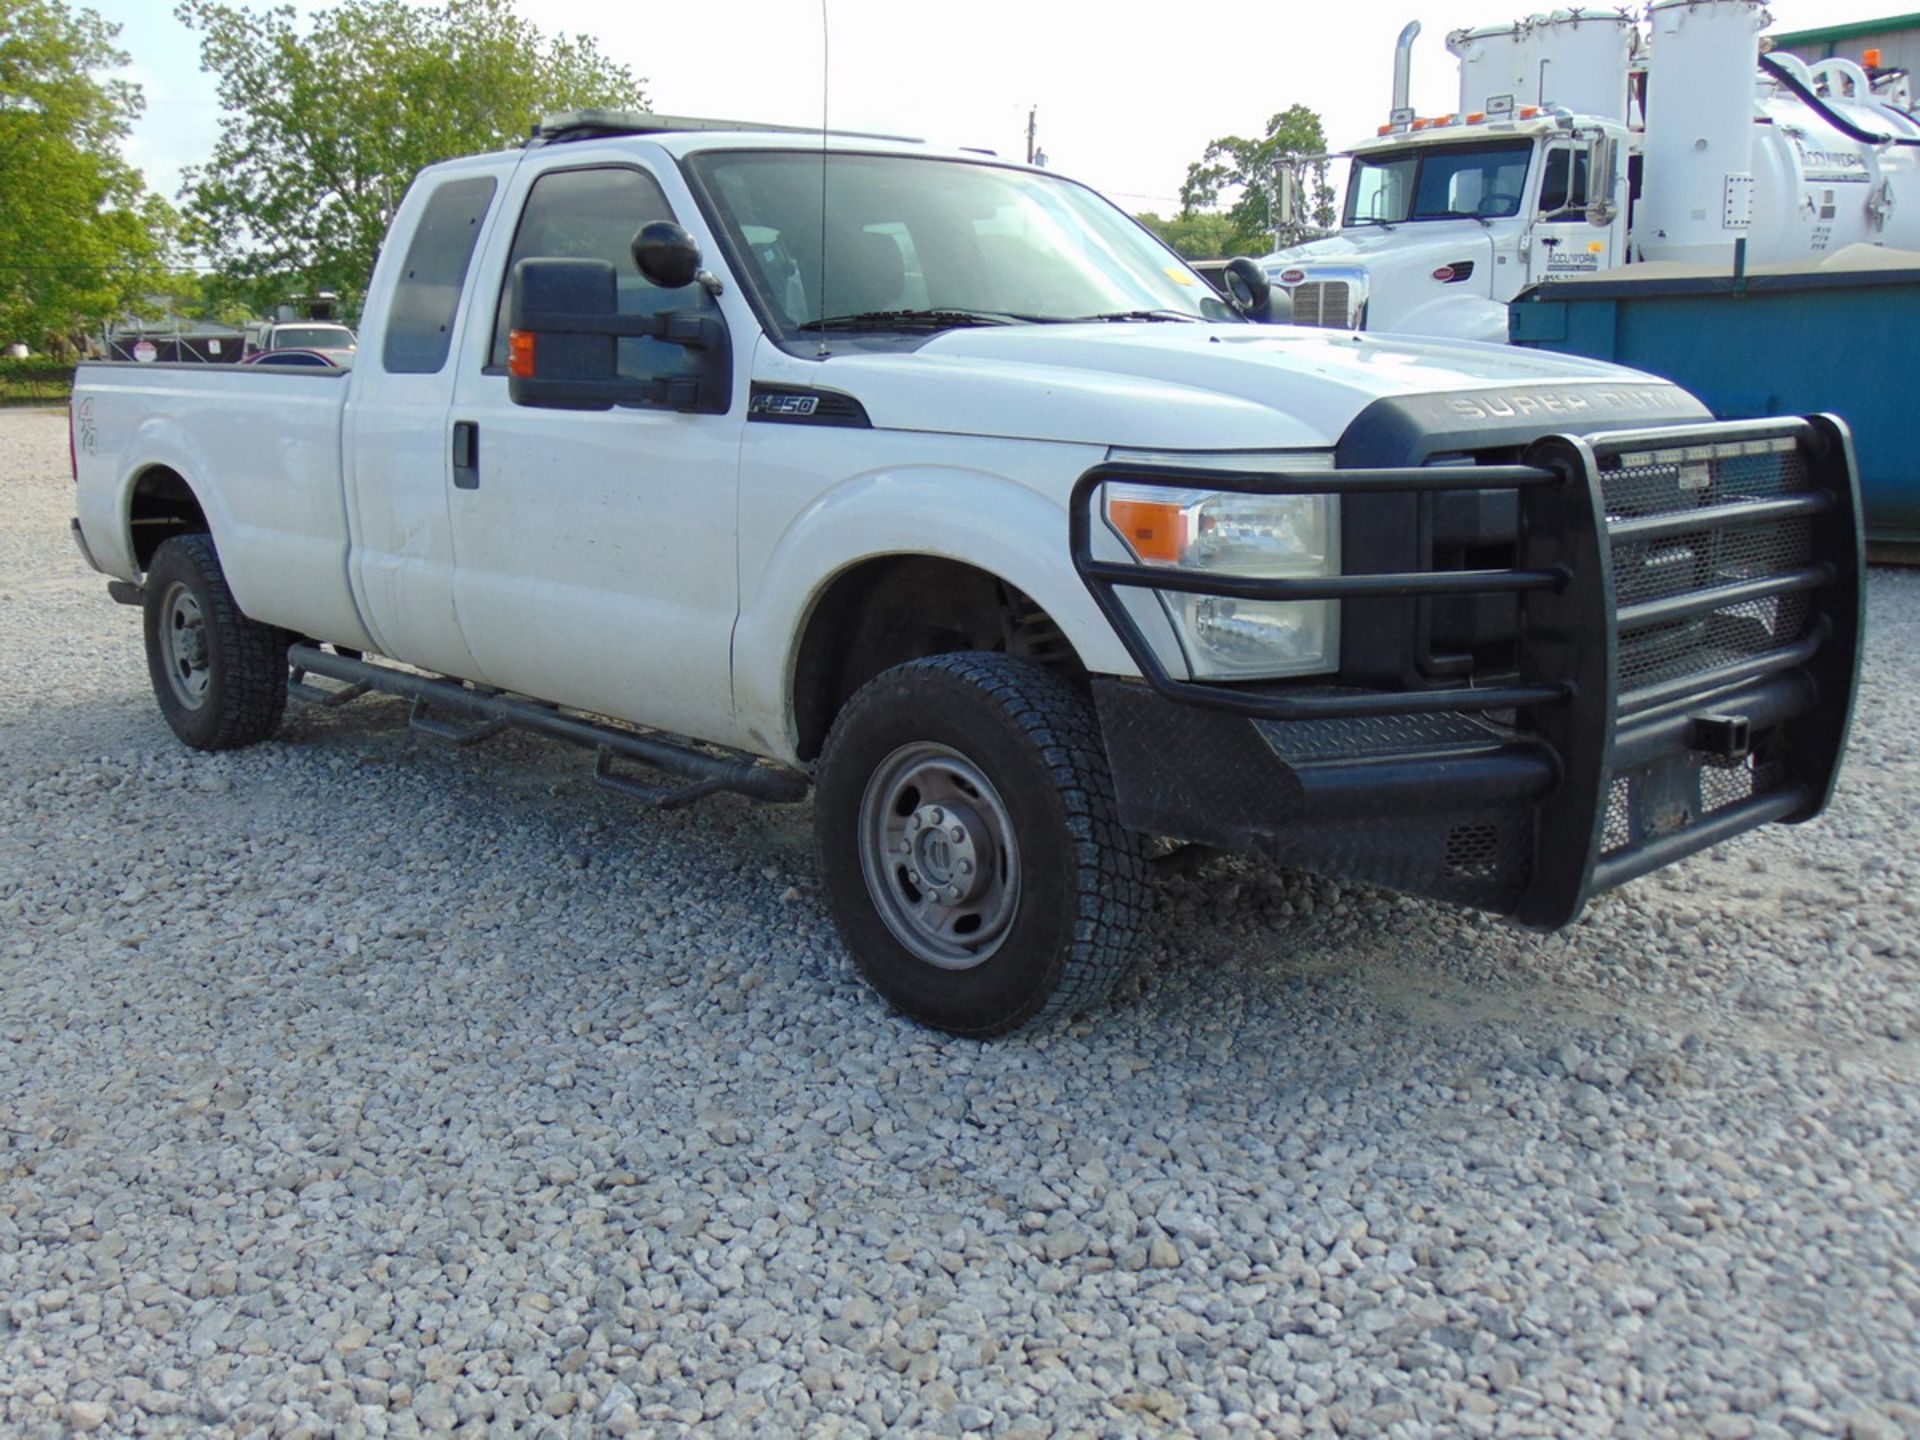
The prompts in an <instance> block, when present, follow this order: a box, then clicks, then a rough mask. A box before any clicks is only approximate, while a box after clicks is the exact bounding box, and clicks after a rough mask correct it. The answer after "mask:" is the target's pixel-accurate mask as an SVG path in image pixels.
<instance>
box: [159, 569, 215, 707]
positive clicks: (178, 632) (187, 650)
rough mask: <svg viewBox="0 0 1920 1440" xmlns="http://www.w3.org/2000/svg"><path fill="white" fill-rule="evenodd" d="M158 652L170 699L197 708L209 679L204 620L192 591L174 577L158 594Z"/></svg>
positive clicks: (205, 695)
mask: <svg viewBox="0 0 1920 1440" xmlns="http://www.w3.org/2000/svg"><path fill="white" fill-rule="evenodd" d="M160 652H161V656H162V658H163V659H165V661H166V667H167V683H168V684H169V685H171V686H172V687H173V698H174V699H176V700H178V701H179V702H180V703H181V704H182V705H183V706H185V707H186V708H187V709H189V710H198V709H199V708H200V706H201V705H202V703H204V702H205V700H206V698H207V686H208V684H209V683H211V681H212V678H213V669H212V666H211V665H210V664H209V663H208V658H207V622H206V616H205V615H203V614H202V613H201V610H200V602H199V601H198V600H197V599H195V598H194V594H193V591H191V590H189V589H188V588H187V587H186V586H185V585H184V584H182V583H181V582H179V581H178V580H176V581H174V583H173V584H171V585H169V586H168V587H167V593H166V594H165V595H163V596H161V597H160Z"/></svg>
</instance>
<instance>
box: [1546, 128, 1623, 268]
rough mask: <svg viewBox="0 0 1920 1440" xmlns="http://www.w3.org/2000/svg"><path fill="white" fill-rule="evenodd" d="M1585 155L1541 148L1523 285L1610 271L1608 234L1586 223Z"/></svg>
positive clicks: (1556, 146) (1574, 147) (1562, 145)
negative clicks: (1534, 217)
mask: <svg viewBox="0 0 1920 1440" xmlns="http://www.w3.org/2000/svg"><path fill="white" fill-rule="evenodd" d="M1589 159H1590V157H1589V154H1588V150H1587V146H1586V145H1585V144H1582V143H1579V142H1576V141H1572V140H1559V141H1555V142H1554V143H1553V144H1551V145H1549V146H1547V148H1546V151H1545V154H1544V155H1543V157H1542V159H1541V163H1540V183H1539V187H1538V189H1537V191H1536V192H1535V197H1534V198H1535V200H1536V202H1537V203H1538V206H1539V208H1538V210H1537V212H1536V213H1537V215H1538V217H1539V218H1538V219H1537V220H1536V221H1535V222H1534V225H1533V228H1532V230H1531V231H1530V232H1529V234H1528V237H1527V279H1528V280H1529V282H1532V283H1536V284H1537V283H1538V282H1540V281H1543V280H1546V281H1552V280H1566V279H1570V278H1572V277H1573V276H1576V275H1592V274H1595V273H1597V272H1598V271H1601V270H1607V269H1611V268H1612V266H1613V263H1614V260H1613V253H1612V252H1613V240H1614V236H1613V231H1612V228H1611V227H1609V226H1605V225H1595V224H1593V223H1592V222H1590V221H1589V220H1588V219H1587V176H1588V170H1589Z"/></svg>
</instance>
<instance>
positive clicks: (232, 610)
mask: <svg viewBox="0 0 1920 1440" xmlns="http://www.w3.org/2000/svg"><path fill="white" fill-rule="evenodd" d="M145 590H146V606H145V612H146V640H147V671H148V674H149V676H150V677H151V678H152V681H153V694H154V698H155V699H156V700H158V701H159V702H160V713H161V714H162V715H164V716H165V717H166V721H167V724H168V725H169V726H170V727H171V728H172V730H173V733H174V734H175V735H177V736H179V737H180V739H181V740H182V741H183V742H184V743H186V744H188V745H190V746H192V747H193V748H194V749H195V750H232V749H236V748H238V747H239V746H242V745H252V744H255V743H257V742H258V741H261V740H265V739H268V738H270V737H271V736H272V735H273V733H274V731H276V730H278V729H279V728H280V717H281V716H282V715H283V714H284V713H285V712H286V708H287V632H286V631H284V630H281V629H278V628H277V627H275V626H272V625H262V624H261V623H260V622H259V621H257V620H249V619H248V618H247V617H246V616H245V615H243V614H241V613H240V607H239V605H238V604H236V603H235V602H234V598H233V591H231V590H230V589H228V588H227V577H226V576H225V574H224V573H222V571H221V569H220V556H219V554H218V552H217V551H215V549H214V547H213V537H212V536H211V535H176V536H174V537H173V538H172V539H170V540H168V541H166V542H165V543H163V544H162V545H161V546H160V548H159V550H158V551H156V552H155V554H154V557H153V564H152V566H151V567H149V569H148V570H147V577H146V586H145Z"/></svg>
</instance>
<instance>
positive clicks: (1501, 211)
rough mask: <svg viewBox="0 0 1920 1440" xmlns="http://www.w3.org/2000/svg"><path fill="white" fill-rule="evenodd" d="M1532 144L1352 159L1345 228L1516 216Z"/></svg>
mask: <svg viewBox="0 0 1920 1440" xmlns="http://www.w3.org/2000/svg"><path fill="white" fill-rule="evenodd" d="M1532 155H1533V145H1532V142H1530V141H1527V140H1514V141H1505V142H1501V143H1498V144H1492V145H1469V146H1461V145H1445V146H1429V147H1427V148H1425V149H1420V150H1400V151H1396V152H1391V153H1381V154H1378V155H1356V156H1355V157H1354V160H1353V174H1352V177H1351V178H1350V179H1349V180H1348V182H1347V208H1346V214H1345V216H1344V217H1343V218H1342V221H1341V223H1342V224H1345V225H1382V224H1385V225H1398V224H1400V223H1402V222H1403V221H1407V220H1454V219H1460V218H1463V217H1465V218H1479V219H1483V220H1487V219H1497V218H1499V217H1501V216H1506V215H1517V214H1518V213H1519V212H1520V200H1521V196H1522V194H1523V192H1524V191H1525V189H1526V183H1527V162H1528V160H1529V159H1530V158H1531V157H1532Z"/></svg>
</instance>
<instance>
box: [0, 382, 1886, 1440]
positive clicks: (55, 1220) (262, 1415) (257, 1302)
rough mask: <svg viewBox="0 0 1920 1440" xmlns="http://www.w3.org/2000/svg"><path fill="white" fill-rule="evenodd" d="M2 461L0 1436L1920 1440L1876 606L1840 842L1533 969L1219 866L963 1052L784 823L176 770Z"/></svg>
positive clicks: (354, 769) (1770, 850)
mask: <svg viewBox="0 0 1920 1440" xmlns="http://www.w3.org/2000/svg"><path fill="white" fill-rule="evenodd" d="M65 444H66V436H65V427H64V420H63V419H62V417H60V416H57V415H51V414H44V413H18V412H16V413H6V414H0V487H3V488H0V494H3V495H4V500H5V505H4V511H3V512H0V735H3V736H4V743H3V744H0V1306H4V1308H3V1309H0V1431H4V1432H5V1433H7V1434H19V1435H42V1434H45V1435H63V1434H68V1433H72V1432H85V1431H93V1432H96V1433H100V1434H115V1435H119V1434H129V1435H133V1434H138V1435H180V1434H211V1435H221V1436H226V1435H280V1436H308V1435H328V1434H335V1435H342V1436H353V1435H367V1436H380V1435H414V1434H420V1433H444V1432H449V1431H452V1432H457V1433H460V1434H469V1435H481V1434H518V1433H533V1432H546V1433H551V1434H556V1435H569V1436H572V1435H579V1436H585V1435H599V1434H613V1435H627V1434H641V1433H645V1434H678V1433H687V1432H691V1431H700V1432H702V1433H712V1434H730V1433H746V1432H762V1433H771V1434H788V1433H799V1432H803V1431H804V1432H808V1433H814V1434H820V1435H839V1434H845V1435H874V1434H883V1433H885V1434H923V1433H924V1434H933V1435H958V1434H976V1433H977V1434H991V1435H995V1436H1043V1435H1049V1434H1053V1435H1061V1436H1066V1435H1116V1436H1131V1435H1140V1436H1158V1435H1179V1434H1189V1433H1195V1434H1202V1435H1221V1434H1278V1435H1292V1434H1300V1433H1303V1432H1307V1433H1320V1432H1340V1433H1345V1434H1349V1435H1394V1436H1427V1435H1434V1436H1439V1435H1454V1434H1462V1433H1465V1434H1489V1433H1498V1434H1524V1435H1544V1434H1595V1433H1607V1432H1612V1433H1623V1434H1649V1435H1685V1436H1696V1435H1700V1434H1702V1433H1705V1434H1708V1435H1711V1436H1716V1437H1736V1436H1745V1435H1760V1436H1780V1435H1802V1434H1805V1435H1841V1434H1851V1435H1854V1436H1861V1437H1882V1436H1895V1435H1901V1434H1920V1347H1917V1346H1916V1339H1915V1329H1916V1320H1915V1317H1916V1314H1920V1267H1917V1264H1916V1262H1917V1261H1920V1240H1917V1239H1916V1237H1917V1236H1920V1206H1917V1205H1916V1200H1915V1193H1916V1189H1920V1158H1917V1156H1916V1150H1917V1149H1920V1146H1917V1145H1916V1133H1917V1128H1916V1127H1917V1126H1920V1091H1917V1090H1916V1088H1915V1086H1914V1083H1913V1081H1914V1075H1915V1069H1916V1060H1920V1001H1916V991H1915V985H1914V981H1915V979H1916V974H1920V943H1917V941H1916V934H1917V933H1920V932H1917V931H1916V926H1915V917H1916V915H1920V888H1917V887H1916V884H1915V882H1916V878H1920V855H1917V854H1916V851H1917V850H1920V847H1917V846H1916V845H1915V843H1914V835H1913V828H1912V825H1911V821H1910V816H1911V814H1912V807H1913V805H1914V802H1915V799H1916V797H1920V761H1916V758H1915V755H1916V751H1920V728H1917V727H1916V724H1915V710H1914V699H1913V697H1914V695H1915V693H1916V691H1920V661H1916V656H1917V655H1920V574H1916V573H1900V572H1892V571H1878V572H1876V573H1875V574H1874V577H1873V581H1872V607H1873V632H1872V633H1873V649H1872V660H1871V664H1870V667H1869V672H1868V680H1867V684H1866V688H1865V691H1864V694H1863V696H1862V706H1861V711H1860V720H1859V726H1858V730H1857V739H1856V741H1855V746H1854V751H1853V758H1852V763H1851V768H1850V770H1849V774H1848V779H1847V782H1846V784H1845V786H1844V788H1843V791H1842V795H1841V797H1840V801H1839V803H1838V805H1837V807H1836V809H1835V810H1834V811H1833V812H1832V813H1830V814H1829V815H1828V816H1827V817H1825V818H1823V819H1822V820H1821V821H1820V822H1818V823H1816V824H1814V825H1812V826H1807V827H1803V828H1799V829H1792V830H1789V829H1784V828H1774V829H1771V830H1769V831H1767V832H1765V833H1763V834H1759V835H1754V836H1749V837H1747V838H1745V839H1743V840H1741V841H1739V842H1737V843H1735V844H1733V845H1731V846H1728V847H1725V848H1724V849H1722V850H1721V851H1719V852H1717V853H1714V854H1712V855H1709V856H1703V857H1700V858H1698V859H1696V860H1694V861H1692V862H1689V863H1688V864H1686V865H1683V866H1681V867H1679V868H1678V869H1677V870H1672V871H1668V872H1665V873H1664V874H1662V875H1659V876H1655V877H1652V878H1650V879H1648V880H1643V881H1641V882H1639V883H1637V884H1635V885H1633V886H1631V887H1629V888H1628V889H1627V890H1625V891H1624V892H1622V893H1619V894H1616V895H1613V896H1610V897H1608V898H1606V899H1604V900H1602V901H1601V902H1600V903H1599V904H1598V905H1596V906H1595V907H1594V909H1593V911H1592V913H1591V915H1590V916H1589V918H1588V919H1587V920H1586V921H1585V922H1584V923H1583V924H1581V925H1579V926H1578V927H1576V928H1574V929H1573V930H1571V931H1569V932H1567V933H1564V934H1560V935H1556V936H1550V937H1536V936H1528V935H1525V934H1521V933H1517V932H1514V931H1511V930H1508V929H1506V928H1504V927H1502V926H1500V925H1498V924H1496V923H1492V922H1489V921H1487V920H1484V919H1480V918H1476V917H1473V916H1470V915H1466V914H1464V913H1457V912H1454V911H1450V910H1447V909H1444V908H1441V907H1438V906H1434V905H1428V904H1424V903H1418V902H1412V901H1405V900H1400V899H1397V898H1394V897H1391V896H1388V895H1385V894H1382V893H1379V892H1375V891H1371V890H1365V889H1358V888H1342V887H1338V886H1335V885H1332V884H1329V883H1326V882H1323V881H1317V880H1310V879H1306V878H1304V877H1299V876H1293V875H1287V874H1277V873H1273V872H1269V871H1265V870H1262V869H1259V868H1257V867H1252V866H1247V865H1243V864H1241V863H1239V862H1232V861H1217V862H1213V863H1211V864H1209V865H1207V866H1205V867H1203V868H1202V869H1200V870H1199V871H1198V872H1197V873H1195V874H1192V875H1189V876H1186V877H1181V878H1174V879H1169V880H1167V881H1165V882H1164V883H1163V885H1162V887H1161V896H1160V899H1161V904H1160V909H1159V913H1158V915H1157V917H1156V919H1155V921H1154V923H1153V926H1152V929H1151V931H1150V933H1149V935H1148V936H1147V939H1146V943H1145V946H1144V947H1143V950H1144V958H1143V963H1142V966H1141V969H1140V972H1139V974H1138V976H1137V977H1136V978H1135V979H1134V980H1133V981H1131V982H1129V984H1128V986H1127V987H1125V993H1124V994H1123V995H1122V996H1121V997H1120V998H1119V999H1117V1000H1116V1001H1115V1002H1114V1003H1112V1004H1111V1005H1109V1006H1107V1007H1104V1008H1103V1009H1102V1010H1101V1011H1100V1012H1099V1013H1097V1014H1094V1015H1091V1016H1089V1017H1086V1018H1085V1019H1084V1020H1083V1021H1081V1022H1079V1023H1076V1024H1074V1025H1072V1026H1070V1027H1068V1028H1065V1029H1059V1030H1054V1031H1052V1032H1046V1033H1040V1034H1036V1035H1026V1036H1018V1037H1015V1038H1013V1039H1011V1040H1007V1041H1002V1042H998V1043H994V1044H990V1045H980V1044H974V1043H967V1042H960V1041H954V1040H949V1039H945V1038H943V1037H940V1036H936V1035H933V1034H929V1033H927V1032H924V1031H921V1030H918V1029H916V1028H914V1027H913V1026H911V1025H909V1024H907V1023H905V1022H903V1021H900V1020H897V1019H894V1018H891V1017H889V1016H888V1015H887V1014H886V1013H884V1011H883V1009H882V1007H881V1006H880V1005H879V1004H878V1003H877V1002H876V1001H875V1000H874V999H873V998H872V997H871V996H870V995H869V994H868V993H867V992H866V991H865V990H864V989H863V988H861V987H860V985H859V984H858V983H857V981H856V980H855V979H854V978H853V977H852V976H851V974H850V972H849V970H848V968H847V967H846V966H845V963H844V961H843V959H842V957H841V955H840V952H839V948H838V945H837V943H836V942H835V940H834V938H833V935H832V932H831V929H830V927H829V925H828V922H827V919H826V915H825V913H824V910H823V907H822V904H821V899H820V894H819V891H818V889H817V887H816V884H815V881H814V879H813V877H812V874H811V871H810V862H809V856H808V845H807V840H806V833H807V828H806V822H807V816H806V813H805V811H804V809H799V808H796V809H787V810H777V809H756V808H754V807H753V806H751V805H749V804H747V803H745V802H740V801H734V800H732V799H722V800H719V801H716V802H713V803H710V804H708V805H707V806H705V807H704V808H697V809H696V810H694V811H692V812H687V813H682V814H668V815H644V814H641V813H638V812H636V811H635V810H634V809H632V808H631V807H629V806H628V805H626V804H625V803H623V802H621V801H619V800H617V799H614V798H612V797H607V796H604V795H602V794H600V793H599V792H596V791H594V790H593V789H592V788H591V787H590V786H589V785H588V784H587V783H586V778H585V772H586V766H585V764H584V762H583V760H582V758H581V756H580V755H579V754H578V752H574V751H571V750H566V749H564V748H562V747H557V746H552V745H548V744H545V743H542V742H536V741H532V740H522V739H507V740H503V741H501V742H498V743H496V744H494V745H490V746H488V747H485V748H484V749H483V750H481V751H479V752H459V751H453V750H450V749H446V748H441V747H436V746H435V745H433V744H432V743H431V742H421V741H415V740H413V739H411V738H409V735H408V732H407V729H406V725H405V711H404V707H403V706H402V705H401V704H400V703H399V702H394V701H384V700H373V701H363V702H361V703H359V704H357V705H354V706H350V707H347V708H346V709H344V710H341V711H335V712H325V713H313V712H295V713H294V714H293V715H292V716H291V718H290V720H289V723H288V724H287V726H286V728H285V730H284V731H283V733H282V736H281V738H280V739H279V740H278V741H276V742H275V743H273V744H271V745H267V746H263V747H259V748H256V749H254V750H251V751H246V752H242V753H239V754H233V755H227V756H218V757H205V756H196V755H192V754H190V753H188V752H187V751H185V750H184V749H182V748H181V747H180V746H179V745H177V744H176V743H175V742H174V741H173V739H172V738H171V736H170V735H169V734H168V732H167V731H166V729H165V727H164V725H163V724H162V722H161V720H160V717H159V715H158V713H157V711H156V709H155V707H154V704H153V701H152V698H151V696H150V694H149V692H148V689H147V681H146V675H145V669H144V665H143V662H142V659H141V654H140V642H139V626H138V619H137V616H136V614H135V612H133V611H131V610H128V609H123V608H120V607H117V606H115V605H112V604H111V603H109V602H108V600H107V598H106V596H105V594H104V593H103V588H104V587H103V585H102V583H101V581H100V580H99V578H98V577H96V576H93V575H91V574H89V573H87V572H86V571H85V570H84V569H83V568H82V566H81V564H80V562H79V561H78V560H77V558H76V557H75V555H74V553H73V551H72V548H71V547H70V545H69V544H68V542H67V539H66V536H65V535H64V533H63V532H64V530H65V528H66V517H67V515H68V513H69V500H70V497H69V484H68V480H67V477H66V455H65Z"/></svg>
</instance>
